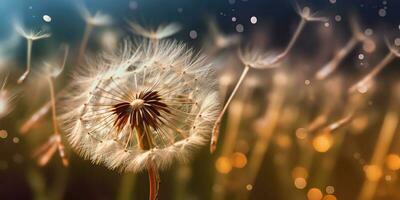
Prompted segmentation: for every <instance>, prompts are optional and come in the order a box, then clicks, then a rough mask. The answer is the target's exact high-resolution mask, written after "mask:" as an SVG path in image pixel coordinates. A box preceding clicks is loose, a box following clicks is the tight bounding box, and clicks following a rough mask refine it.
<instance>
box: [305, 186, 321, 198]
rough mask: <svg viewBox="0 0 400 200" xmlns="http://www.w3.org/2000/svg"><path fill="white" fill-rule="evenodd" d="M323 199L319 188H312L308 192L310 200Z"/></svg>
mask: <svg viewBox="0 0 400 200" xmlns="http://www.w3.org/2000/svg"><path fill="white" fill-rule="evenodd" d="M322 197H323V194H322V192H321V190H320V189H318V188H311V189H310V190H308V192H307V199H308V200H321V199H322Z"/></svg>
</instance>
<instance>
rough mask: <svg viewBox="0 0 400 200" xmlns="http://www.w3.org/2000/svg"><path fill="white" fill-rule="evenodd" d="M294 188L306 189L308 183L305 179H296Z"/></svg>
mask: <svg viewBox="0 0 400 200" xmlns="http://www.w3.org/2000/svg"><path fill="white" fill-rule="evenodd" d="M294 186H295V187H296V188H297V189H304V188H305V187H306V186H307V181H306V179H304V178H296V179H294Z"/></svg>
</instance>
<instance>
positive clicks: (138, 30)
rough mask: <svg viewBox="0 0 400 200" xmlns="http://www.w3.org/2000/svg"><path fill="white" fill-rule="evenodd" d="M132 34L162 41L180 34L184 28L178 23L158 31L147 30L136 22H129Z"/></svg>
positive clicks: (164, 26) (157, 29) (160, 28)
mask: <svg viewBox="0 0 400 200" xmlns="http://www.w3.org/2000/svg"><path fill="white" fill-rule="evenodd" d="M128 24H129V26H130V27H131V29H132V32H133V33H135V34H137V35H140V36H143V37H145V38H150V39H156V40H160V39H163V38H167V37H169V36H171V35H174V34H176V33H177V32H179V31H180V30H181V29H182V27H181V26H180V25H179V24H177V23H170V24H166V25H161V26H158V27H157V28H156V29H146V28H145V27H143V26H141V25H140V24H137V23H135V22H128Z"/></svg>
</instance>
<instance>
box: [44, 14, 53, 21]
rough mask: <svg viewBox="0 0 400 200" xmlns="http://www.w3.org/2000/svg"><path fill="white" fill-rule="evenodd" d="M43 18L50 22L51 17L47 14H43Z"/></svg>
mask: <svg viewBox="0 0 400 200" xmlns="http://www.w3.org/2000/svg"><path fill="white" fill-rule="evenodd" d="M43 20H44V21H45V22H51V17H50V16H48V15H43Z"/></svg>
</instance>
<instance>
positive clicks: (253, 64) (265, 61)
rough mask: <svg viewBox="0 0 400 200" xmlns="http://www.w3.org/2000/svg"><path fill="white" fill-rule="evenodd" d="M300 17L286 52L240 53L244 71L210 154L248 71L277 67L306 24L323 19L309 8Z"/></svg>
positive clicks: (215, 128) (248, 51)
mask: <svg viewBox="0 0 400 200" xmlns="http://www.w3.org/2000/svg"><path fill="white" fill-rule="evenodd" d="M298 13H299V15H300V16H301V20H300V23H299V25H298V26H297V29H296V30H295V32H294V34H293V36H292V38H291V39H290V41H289V44H288V45H287V46H286V48H285V50H284V51H283V52H282V53H280V54H275V53H271V52H268V53H261V51H259V50H257V49H248V50H246V51H239V58H240V60H241V61H242V63H243V65H244V69H243V71H242V73H241V75H240V77H239V80H238V82H237V83H236V85H235V88H234V89H233V91H232V93H231V94H230V96H229V98H228V100H227V102H226V103H225V105H224V108H223V109H222V112H221V113H220V115H219V116H218V118H217V121H216V122H215V124H214V127H213V134H212V136H211V144H210V152H211V153H212V152H214V151H215V149H216V145H217V140H218V136H219V127H220V124H221V121H222V117H223V116H224V113H225V112H226V110H227V108H228V106H229V104H230V102H231V101H232V99H233V97H234V96H235V94H236V92H237V90H238V89H239V87H240V85H241V84H242V82H243V80H244V78H245V77H246V75H247V73H248V71H249V69H250V68H260V69H266V68H273V67H276V66H277V65H275V64H276V63H278V62H279V61H281V60H282V59H283V58H285V57H286V56H287V55H288V54H289V52H290V50H291V49H292V48H293V45H294V44H295V42H296V41H297V38H298V37H299V35H300V33H301V31H302V30H303V28H304V26H305V24H306V22H308V21H321V20H322V18H316V17H314V15H313V14H311V12H310V9H309V8H307V7H306V8H305V9H303V10H302V11H301V12H300V11H299V12H298Z"/></svg>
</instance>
